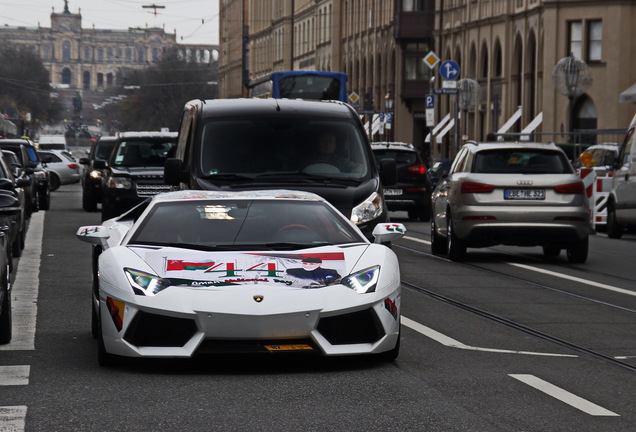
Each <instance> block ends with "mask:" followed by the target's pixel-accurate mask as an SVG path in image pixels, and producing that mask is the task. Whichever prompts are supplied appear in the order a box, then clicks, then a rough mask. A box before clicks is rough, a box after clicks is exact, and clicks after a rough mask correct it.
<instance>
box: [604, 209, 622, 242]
mask: <svg viewBox="0 0 636 432" xmlns="http://www.w3.org/2000/svg"><path fill="white" fill-rule="evenodd" d="M623 229H624V226H623V225H622V224H620V223H618V221H617V220H616V209H615V208H614V203H610V205H608V206H607V236H608V237H609V238H614V239H619V238H621V237H622V236H623Z"/></svg>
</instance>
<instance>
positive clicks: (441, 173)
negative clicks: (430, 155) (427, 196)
mask: <svg viewBox="0 0 636 432" xmlns="http://www.w3.org/2000/svg"><path fill="white" fill-rule="evenodd" d="M452 163H453V159H452V158H444V159H441V160H439V161H437V162H435V163H434V164H433V166H432V167H430V168H429V169H428V170H427V171H426V176H427V177H428V183H429V185H430V188H431V191H432V190H433V189H435V187H436V186H437V183H439V180H440V179H441V178H443V177H445V176H447V175H448V171H449V170H450V167H451V164H452Z"/></svg>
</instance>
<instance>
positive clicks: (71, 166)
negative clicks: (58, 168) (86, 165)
mask: <svg viewBox="0 0 636 432" xmlns="http://www.w3.org/2000/svg"><path fill="white" fill-rule="evenodd" d="M67 167H69V168H70V169H77V168H78V165H77V164H68V165H67Z"/></svg>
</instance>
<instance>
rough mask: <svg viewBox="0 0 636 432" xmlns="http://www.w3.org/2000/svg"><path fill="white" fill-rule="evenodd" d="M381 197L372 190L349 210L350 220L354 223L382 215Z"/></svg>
mask: <svg viewBox="0 0 636 432" xmlns="http://www.w3.org/2000/svg"><path fill="white" fill-rule="evenodd" d="M382 207H383V206H382V197H381V196H380V194H379V193H377V192H373V193H372V194H371V195H369V197H368V198H367V199H366V200H364V201H362V202H361V203H360V204H358V205H357V206H355V207H354V208H353V210H352V211H351V221H352V222H353V223H355V224H356V225H360V224H363V223H365V222H369V221H372V220H373V219H377V218H378V217H380V215H382V210H383V208H382Z"/></svg>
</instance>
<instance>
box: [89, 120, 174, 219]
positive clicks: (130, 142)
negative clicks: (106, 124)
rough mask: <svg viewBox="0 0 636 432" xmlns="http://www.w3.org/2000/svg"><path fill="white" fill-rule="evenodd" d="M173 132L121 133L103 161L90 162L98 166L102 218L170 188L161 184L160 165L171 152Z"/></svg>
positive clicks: (115, 213) (161, 172)
mask: <svg viewBox="0 0 636 432" xmlns="http://www.w3.org/2000/svg"><path fill="white" fill-rule="evenodd" d="M176 146H177V133H176V132H155V131H139V132H122V133H120V134H119V136H118V137H117V141H116V142H115V145H114V147H113V150H112V152H111V154H110V156H109V158H108V160H107V161H104V160H97V159H96V160H95V161H93V168H94V169H101V170H103V171H102V175H103V178H104V181H103V183H102V220H106V219H110V218H113V217H115V216H118V215H120V214H122V213H123V212H125V211H127V210H130V209H131V208H132V207H134V206H135V205H137V204H139V203H140V202H142V201H143V200H145V199H147V198H149V197H152V196H154V195H156V194H158V193H161V192H167V191H170V190H172V187H171V186H169V185H166V184H165V183H164V177H163V172H164V164H165V161H166V159H167V158H168V157H169V156H170V155H172V154H174V150H175V148H176Z"/></svg>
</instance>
